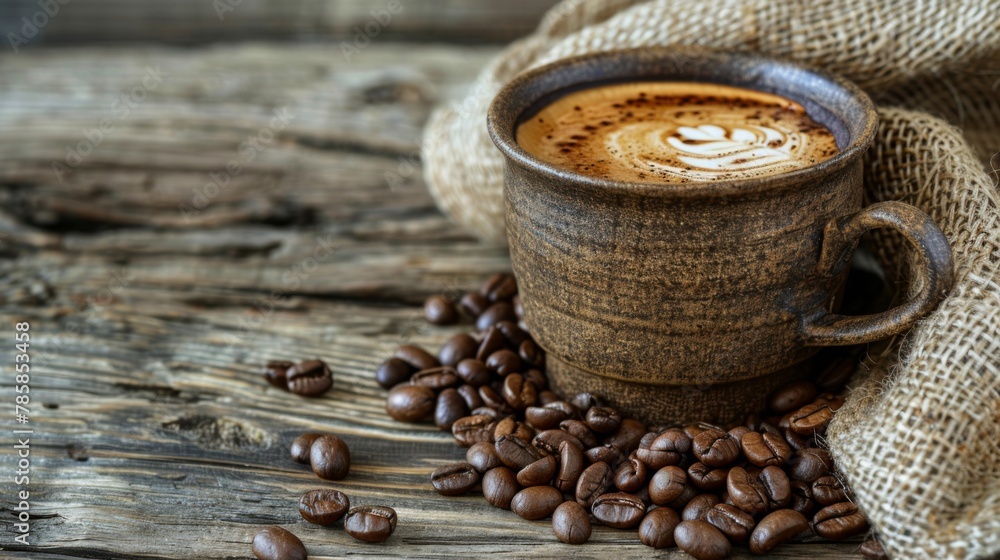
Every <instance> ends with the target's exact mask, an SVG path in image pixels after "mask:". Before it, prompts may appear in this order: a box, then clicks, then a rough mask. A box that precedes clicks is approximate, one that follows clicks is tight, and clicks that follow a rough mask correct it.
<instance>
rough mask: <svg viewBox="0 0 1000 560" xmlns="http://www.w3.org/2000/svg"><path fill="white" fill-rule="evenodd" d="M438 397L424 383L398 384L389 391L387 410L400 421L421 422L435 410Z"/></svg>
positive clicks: (386, 403)
mask: <svg viewBox="0 0 1000 560" xmlns="http://www.w3.org/2000/svg"><path fill="white" fill-rule="evenodd" d="M436 404H437V398H436V396H435V395H434V391H432V390H431V389H430V388H428V387H424V386H423V385H397V386H395V387H393V388H392V389H391V390H390V391H389V396H388V397H387V398H386V401H385V411H386V412H387V413H388V414H389V416H391V417H392V418H393V419H395V420H399V421H400V422H419V421H421V420H423V419H424V418H427V417H428V416H430V415H431V413H432V412H434V407H435V405H436Z"/></svg>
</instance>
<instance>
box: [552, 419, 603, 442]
mask: <svg viewBox="0 0 1000 560" xmlns="http://www.w3.org/2000/svg"><path fill="white" fill-rule="evenodd" d="M559 429H560V430H562V431H564V432H566V433H567V434H569V435H571V436H573V437H574V438H576V439H577V440H578V441H579V442H580V444H581V445H582V446H583V448H585V449H589V448H591V447H594V446H596V445H597V436H595V435H594V432H592V431H590V428H588V427H587V424H586V423H584V422H582V421H580V420H563V421H562V422H560V423H559Z"/></svg>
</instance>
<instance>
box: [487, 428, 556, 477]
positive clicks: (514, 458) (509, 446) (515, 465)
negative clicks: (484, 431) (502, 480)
mask: <svg viewBox="0 0 1000 560" xmlns="http://www.w3.org/2000/svg"><path fill="white" fill-rule="evenodd" d="M495 445H496V449H497V455H498V456H499V457H500V461H502V462H503V464H504V465H506V466H508V467H510V468H512V469H515V470H521V469H523V468H524V467H527V466H528V465H530V464H531V463H534V462H535V461H537V460H539V459H541V458H542V457H543V456H544V455H545V453H544V452H543V451H541V450H540V449H538V448H537V447H535V446H534V445H532V444H530V443H527V442H525V441H524V440H523V439H521V438H519V437H517V436H516V435H514V434H507V435H503V436H500V437H498V438H497V439H496V444H495Z"/></svg>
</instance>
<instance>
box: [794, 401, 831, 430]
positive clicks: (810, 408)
mask: <svg viewBox="0 0 1000 560" xmlns="http://www.w3.org/2000/svg"><path fill="white" fill-rule="evenodd" d="M830 420H833V409H831V408H830V407H829V406H827V405H825V404H816V403H813V404H807V405H805V406H803V407H802V408H800V409H798V410H797V411H795V412H793V413H792V415H791V416H790V417H789V427H790V428H791V429H792V431H794V432H795V433H797V434H800V435H804V436H811V435H813V434H822V433H823V432H825V431H826V426H827V425H828V424H829V423H830Z"/></svg>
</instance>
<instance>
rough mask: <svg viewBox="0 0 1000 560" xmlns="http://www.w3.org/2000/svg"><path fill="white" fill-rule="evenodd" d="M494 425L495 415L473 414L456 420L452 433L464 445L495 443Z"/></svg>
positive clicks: (452, 426)
mask: <svg viewBox="0 0 1000 560" xmlns="http://www.w3.org/2000/svg"><path fill="white" fill-rule="evenodd" d="M390 415H391V413H390ZM494 427H495V422H494V420H493V416H490V415H488V414H473V415H471V416H466V417H464V418H459V419H458V420H455V423H454V424H452V425H451V434H452V435H453V436H455V441H456V442H458V444H459V445H461V446H462V447H471V446H472V445H473V444H475V443H479V442H486V443H488V444H490V445H493V428H494Z"/></svg>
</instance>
